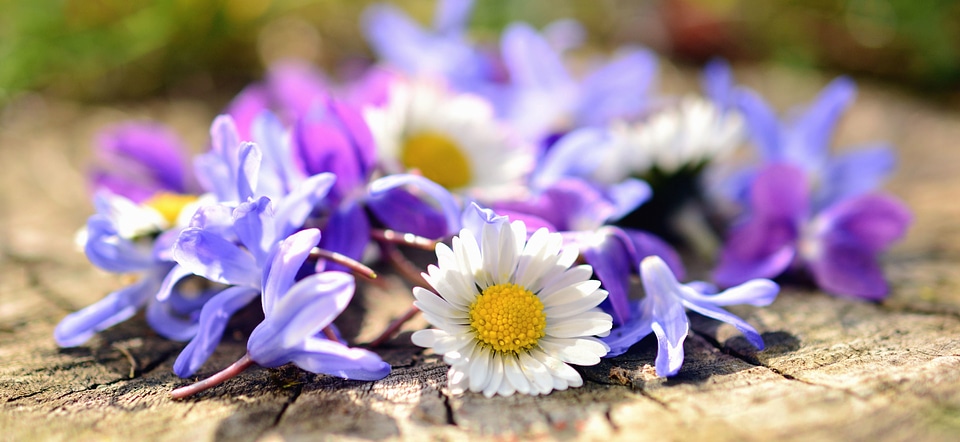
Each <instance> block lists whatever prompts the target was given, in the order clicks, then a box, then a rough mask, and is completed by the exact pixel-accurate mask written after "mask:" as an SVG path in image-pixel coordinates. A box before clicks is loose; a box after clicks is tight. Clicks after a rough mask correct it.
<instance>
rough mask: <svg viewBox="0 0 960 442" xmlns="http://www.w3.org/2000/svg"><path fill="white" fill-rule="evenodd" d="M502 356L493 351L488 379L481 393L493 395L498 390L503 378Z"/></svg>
mask: <svg viewBox="0 0 960 442" xmlns="http://www.w3.org/2000/svg"><path fill="white" fill-rule="evenodd" d="M503 376H504V375H503V356H501V355H499V354H496V353H494V354H493V357H492V358H491V361H490V380H489V381H488V382H487V385H486V386H485V387H483V395H484V396H486V397H493V395H495V394H497V391H499V390H500V384H501V383H504V380H503Z"/></svg>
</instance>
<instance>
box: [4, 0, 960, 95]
mask: <svg viewBox="0 0 960 442" xmlns="http://www.w3.org/2000/svg"><path fill="white" fill-rule="evenodd" d="M369 3H370V2H369V1H348V0H344V1H335V0H273V1H255V0H219V1H199V0H160V1H147V0H0V103H2V102H4V101H6V100H9V99H11V98H12V97H14V96H16V95H17V94H20V93H23V92H24V91H42V92H44V93H45V94H49V95H53V96H58V97H64V98H69V99H77V100H84V101H116V100H137V99H143V98H145V97H151V96H154V97H155V96H168V97H177V96H190V97H200V98H203V97H211V98H213V97H221V98H222V97H229V96H230V95H232V94H234V93H236V92H237V91H239V90H240V88H242V87H243V85H244V84H246V83H248V82H250V81H252V80H255V79H258V78H259V77H260V76H261V75H262V72H263V69H264V66H265V65H266V64H267V63H269V61H270V60H273V59H277V58H283V57H289V56H297V57H301V58H307V59H310V60H312V61H314V62H316V63H317V64H319V65H321V66H323V67H324V68H325V69H327V70H328V71H329V72H331V73H332V75H334V76H337V75H349V74H346V73H347V72H355V69H354V70H352V71H351V69H349V66H357V65H363V64H365V63H368V62H369V60H370V58H371V55H370V53H369V49H368V48H367V46H366V44H365V42H364V41H363V39H362V38H361V36H360V29H359V16H360V13H361V11H362V10H363V8H364V7H365V6H366V5H367V4H369ZM395 3H397V4H398V5H399V6H400V7H402V8H403V9H405V10H407V11H408V12H409V13H410V14H411V15H413V16H414V17H416V18H417V19H419V20H421V21H422V22H424V23H427V22H429V19H430V17H431V15H432V12H433V8H434V1H433V0H404V1H397V2H395ZM564 17H573V18H577V19H578V20H580V21H581V22H582V23H583V24H584V25H585V26H586V28H587V32H588V38H589V40H588V43H589V44H590V45H593V46H597V47H601V48H610V47H613V46H616V45H620V44H625V43H640V44H644V45H647V46H650V47H652V48H654V49H656V50H657V51H658V52H660V53H661V54H663V55H665V56H667V57H669V58H671V59H674V60H678V61H679V62H680V63H690V64H691V65H698V64H699V63H702V62H703V61H704V60H706V59H708V58H709V57H711V56H714V55H721V56H724V57H727V58H728V59H730V60H732V61H733V62H734V63H735V64H738V63H739V64H748V63H778V64H786V65H789V66H791V67H795V68H800V69H817V70H825V71H828V72H836V73H840V72H843V73H852V74H854V75H856V76H860V77H872V78H875V79H880V80H881V81H887V82H890V83H895V84H897V85H901V86H903V87H905V88H908V89H912V90H915V91H919V92H922V93H926V94H929V95H931V96H934V97H938V98H940V99H945V100H947V101H949V102H951V103H960V2H955V1H948V0H926V1H915V0H806V1H800V0H769V1H746V0H660V1H627V0H542V1H509V0H478V1H477V6H476V9H475V12H474V15H473V18H472V20H471V32H473V33H474V34H475V36H476V37H477V38H478V39H481V40H489V41H495V40H496V36H497V33H498V32H499V30H500V29H502V28H503V26H504V25H506V24H507V23H509V22H510V21H513V20H524V21H529V22H532V23H534V24H535V25H544V24H546V23H548V22H550V21H552V20H555V19H557V18H564ZM345 66H346V68H345Z"/></svg>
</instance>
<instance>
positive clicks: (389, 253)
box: [378, 241, 430, 289]
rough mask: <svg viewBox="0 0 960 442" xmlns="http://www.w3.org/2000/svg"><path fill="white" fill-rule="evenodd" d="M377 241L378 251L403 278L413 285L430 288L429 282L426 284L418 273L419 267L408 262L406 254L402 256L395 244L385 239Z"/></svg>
mask: <svg viewBox="0 0 960 442" xmlns="http://www.w3.org/2000/svg"><path fill="white" fill-rule="evenodd" d="M378 243H379V244H380V251H381V252H382V253H383V257H384V258H386V260H387V261H388V262H389V263H390V265H392V266H393V267H394V268H395V269H396V270H397V273H399V274H400V276H402V277H403V279H406V280H407V282H409V283H410V284H413V285H414V286H419V287H424V288H427V289H429V288H430V284H427V281H426V280H425V279H423V276H422V275H420V269H419V268H417V266H415V265H414V264H413V263H412V262H410V260H409V259H407V257H406V256H403V252H401V251H400V249H398V248H397V245H396V244H393V243H391V242H385V241H378Z"/></svg>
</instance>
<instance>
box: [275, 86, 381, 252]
mask: <svg viewBox="0 0 960 442" xmlns="http://www.w3.org/2000/svg"><path fill="white" fill-rule="evenodd" d="M292 144H293V151H294V158H295V161H296V162H297V164H298V165H299V167H300V168H301V170H302V171H303V173H304V174H305V175H307V176H312V175H316V174H320V173H326V172H329V173H333V174H335V175H336V177H337V181H336V183H335V185H334V187H333V188H332V189H331V191H330V196H329V197H328V198H325V199H324V200H323V201H322V202H321V203H320V205H319V206H318V207H317V209H316V210H317V212H318V213H319V214H320V218H321V219H322V220H323V223H322V224H321V225H319V226H318V227H320V228H321V229H323V231H324V232H325V233H326V234H325V235H324V239H323V240H322V243H321V245H320V246H321V247H322V248H324V249H327V250H331V251H334V252H338V253H342V254H344V255H346V256H348V257H350V258H353V259H360V258H361V257H362V255H363V251H364V248H365V247H366V245H367V243H368V242H369V241H370V222H369V220H368V219H367V216H366V213H364V210H363V206H362V199H363V197H364V194H365V193H366V187H367V184H368V182H369V180H370V179H371V177H372V176H373V173H374V170H375V167H376V161H377V158H376V149H375V146H374V143H373V137H372V135H370V129H369V128H368V127H367V124H366V122H364V120H363V117H362V116H361V115H360V112H359V111H358V110H357V109H356V108H354V107H352V106H349V105H347V104H345V103H343V102H341V101H338V100H334V99H326V100H322V101H318V102H315V103H314V106H313V107H312V108H311V110H310V111H309V112H308V113H307V114H306V115H305V116H303V118H301V119H300V120H299V121H298V122H297V123H296V125H295V127H294V129H293V139H292Z"/></svg>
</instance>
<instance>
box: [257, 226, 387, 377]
mask: <svg viewBox="0 0 960 442" xmlns="http://www.w3.org/2000/svg"><path fill="white" fill-rule="evenodd" d="M319 241H320V231H319V230H317V229H308V230H303V231H300V232H297V233H295V234H293V235H290V237H288V238H287V239H285V240H283V241H282V242H281V243H280V244H279V246H278V247H277V249H276V250H275V253H274V254H273V256H272V257H271V262H270V264H269V266H268V267H267V268H266V269H265V270H264V277H263V288H262V293H263V294H262V297H261V300H262V301H263V314H264V319H263V322H261V323H260V325H258V326H257V328H255V329H254V330H253V332H252V333H251V334H250V339H249V340H248V341H247V353H248V354H249V355H250V358H251V359H252V360H253V361H254V362H256V363H257V364H259V365H261V366H264V367H279V366H281V365H284V364H287V363H291V362H292V363H293V364H294V365H296V366H298V367H300V368H302V369H304V370H307V371H310V372H313V373H324V374H330V375H335V376H340V377H343V378H347V379H358V380H377V379H381V378H383V377H384V376H386V375H387V374H389V373H390V364H387V363H385V362H383V360H381V359H380V357H379V356H377V355H376V354H374V353H372V352H370V351H367V350H363V349H358V348H350V347H347V346H346V345H344V344H342V343H340V342H337V341H332V340H330V339H327V338H326V337H324V336H323V335H322V334H321V333H320V331H321V330H322V329H323V328H324V327H327V326H329V325H330V323H331V322H333V320H334V319H336V317H337V316H338V315H340V313H341V312H343V310H344V309H345V308H346V307H347V304H348V303H349V302H350V299H352V298H353V292H354V280H353V276H351V275H350V274H348V273H343V272H335V271H330V272H320V273H316V274H313V275H310V276H307V277H305V278H303V279H301V280H299V281H298V280H296V277H297V274H298V273H299V272H300V268H301V267H302V266H303V264H304V263H305V262H306V260H307V257H308V256H309V254H310V250H311V249H313V247H314V246H316V245H317V243H318V242H319Z"/></svg>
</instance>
